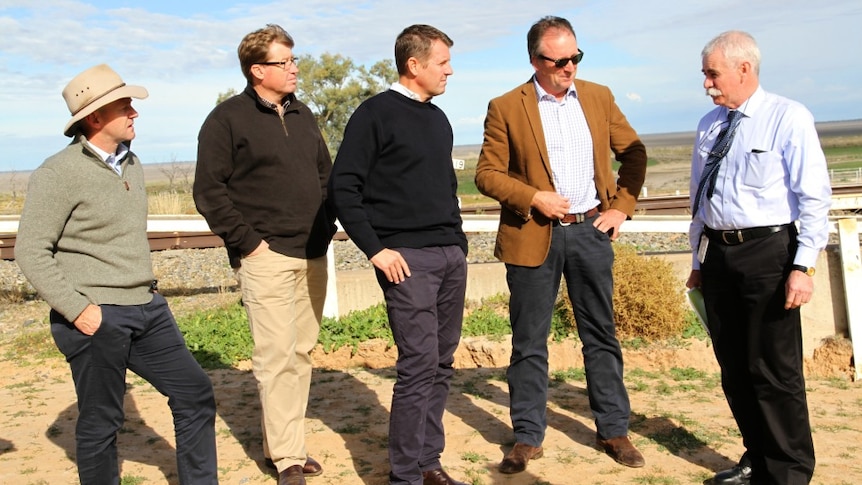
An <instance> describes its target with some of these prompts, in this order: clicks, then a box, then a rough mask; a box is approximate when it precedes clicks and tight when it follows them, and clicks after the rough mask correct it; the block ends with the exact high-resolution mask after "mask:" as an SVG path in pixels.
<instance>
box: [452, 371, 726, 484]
mask: <svg viewBox="0 0 862 485" xmlns="http://www.w3.org/2000/svg"><path fill="white" fill-rule="evenodd" d="M505 380H506V371H505V368H500V369H459V370H458V371H457V372H456V377H455V379H453V385H452V392H451V393H450V396H449V403H450V404H451V406H447V410H448V411H449V412H451V413H453V414H456V415H457V416H458V417H459V418H460V419H461V420H463V421H464V423H465V424H467V425H469V426H470V427H472V428H473V429H475V430H476V432H477V433H479V434H481V436H482V437H483V439H485V440H486V441H487V442H489V443H494V444H499V445H500V449H501V454H500V457H499V460H502V458H503V456H505V453H507V452H508V451H509V450H510V449H511V446H512V445H513V444H514V436H513V432H512V428H511V421H510V418H509V394H508V392H507V384H506V383H505ZM495 381H496V382H495ZM477 399H480V400H484V401H488V402H490V403H491V404H492V405H491V406H485V405H482V406H480V405H477V404H475V403H474V401H475V400H477ZM548 403H549V409H548V411H547V422H548V428H549V429H556V430H559V431H561V432H562V433H563V434H565V435H566V436H568V437H569V438H570V439H571V440H572V442H574V443H578V444H581V445H583V446H584V447H586V448H589V449H593V450H598V448H597V446H596V430H595V425H594V424H593V420H594V418H593V414H592V411H591V409H590V405H589V398H588V396H587V390H586V384H585V383H583V382H577V381H576V382H571V381H568V380H566V379H565V378H560V379H557V378H555V377H553V376H551V377H549V389H548ZM489 408H490V409H491V410H492V412H491V413H489V412H488V411H486V409H489ZM573 415H574V416H579V417H581V418H583V419H582V420H581V419H575V418H574V417H573ZM585 422H586V423H589V424H585ZM629 429H630V432H631V433H632V439H633V440H634V441H635V443H636V444H637V442H638V441H639V439H638V438H640V440H641V442H642V444H641V446H642V445H643V441H647V442H651V443H652V444H653V445H654V446H655V447H658V448H659V449H662V450H666V451H667V452H669V453H671V454H673V455H674V456H677V457H679V458H681V459H683V460H686V461H688V462H690V463H692V464H695V465H698V466H701V467H704V468H706V469H708V470H712V471H719V470H723V469H726V468H729V467H731V466H733V465H735V464H736V461H735V460H732V459H730V458H728V457H726V456H724V455H723V454H721V453H719V452H717V451H716V450H715V449H714V448H712V447H711V446H710V445H709V443H707V442H705V441H704V440H703V439H701V438H700V437H698V435H697V434H696V432H695V431H692V430H691V429H689V427H688V426H686V425H685V424H684V423H683V424H678V423H677V422H675V421H674V420H672V419H670V418H668V417H666V416H655V415H653V416H648V415H647V414H643V413H640V412H638V411H637V410H633V411H632V414H631V419H630V426H629ZM497 463H499V461H498V462H497ZM497 463H492V464H491V466H488V467H487V468H488V472H489V475H490V477H491V478H492V479H494V480H495V483H496V482H497V481H500V480H501V481H500V483H505V478H504V477H508V476H507V475H502V474H499V472H498V471H497V469H496V465H497Z"/></svg>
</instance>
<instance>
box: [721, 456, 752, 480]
mask: <svg viewBox="0 0 862 485" xmlns="http://www.w3.org/2000/svg"><path fill="white" fill-rule="evenodd" d="M712 483H713V485H748V484H749V483H751V460H750V459H749V458H748V453H745V454H743V455H742V458H740V459H739V463H737V465H736V466H734V467H733V468H730V469H728V470H723V471H720V472H718V473H716V474H715V476H714V477H713V478H712Z"/></svg>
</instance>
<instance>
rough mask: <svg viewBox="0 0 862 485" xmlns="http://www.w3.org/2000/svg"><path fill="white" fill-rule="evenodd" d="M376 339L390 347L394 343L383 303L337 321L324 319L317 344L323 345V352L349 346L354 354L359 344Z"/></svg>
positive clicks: (349, 314) (354, 312) (352, 313)
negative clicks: (385, 342)
mask: <svg viewBox="0 0 862 485" xmlns="http://www.w3.org/2000/svg"><path fill="white" fill-rule="evenodd" d="M377 338H380V339H384V340H386V341H388V342H389V345H390V346H391V345H394V343H395V341H394V340H393V338H392V330H391V329H390V328H389V317H388V316H387V314H386V305H385V304H383V303H378V304H377V305H374V306H372V307H369V308H366V309H365V310H356V311H352V312H350V313H348V314H347V315H345V316H343V317H341V318H338V319H334V318H329V317H326V318H324V319H323V322H321V324H320V336H319V337H318V342H320V344H321V345H323V350H324V351H325V352H332V351H334V350H338V349H339V348H341V347H344V346H345V345H349V346H351V347H352V348H353V351H354V352H356V350H357V349H358V346H359V342H364V341H366V340H371V339H377Z"/></svg>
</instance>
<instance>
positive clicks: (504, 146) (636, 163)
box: [476, 79, 647, 266]
mask: <svg viewBox="0 0 862 485" xmlns="http://www.w3.org/2000/svg"><path fill="white" fill-rule="evenodd" d="M575 89H576V90H577V92H578V99H579V100H580V103H581V107H582V108H583V111H584V115H585V117H586V119H587V125H588V126H589V128H590V134H591V136H592V139H593V160H594V164H595V183H596V191H597V193H598V197H599V200H600V202H601V203H600V205H599V210H600V211H605V210H607V209H611V208H612V209H617V210H619V211H622V212H623V213H625V214H626V215H628V216H629V217H631V216H632V214H633V213H634V209H635V204H636V203H637V197H638V194H639V193H640V190H641V186H642V185H643V181H644V176H645V174H646V164H647V155H646V148H645V147H644V144H643V143H642V142H641V141H640V139H639V138H638V135H637V133H636V132H635V130H634V129H633V128H632V127H631V125H629V123H628V121H627V120H626V117H625V116H624V115H623V113H622V112H621V111H620V109H619V108H618V107H617V105H616V102H615V101H614V96H613V94H611V91H610V89H608V88H607V87H606V86H602V85H600V84H595V83H591V82H588V81H581V80H579V79H576V80H575ZM611 152H613V153H614V156H615V159H616V160H617V161H619V162H620V163H621V166H620V168H619V170H618V178H617V179H616V180H614V173H613V169H612V166H611ZM553 180H554V179H553V175H552V173H551V164H550V161H549V159H548V151H547V148H546V146H545V134H544V131H543V130H542V120H541V117H540V116H539V106H538V98H537V97H536V89H535V87H534V85H533V81H532V79H531V80H530V81H528V82H526V83H525V84H522V85H521V86H519V87H517V88H515V89H513V90H511V91H509V92H508V93H506V94H504V95H502V96H500V97H498V98H494V99H492V100H491V102H490V103H489V104H488V114H487V116H486V118H485V135H484V141H483V143H482V151H481V153H480V154H479V163H478V166H477V167H476V186H477V187H478V189H479V191H480V192H482V193H483V194H485V195H487V196H489V197H492V198H494V199H496V200H497V201H499V202H500V205H501V206H502V213H501V214H500V227H499V230H498V232H497V245H496V248H495V251H494V254H495V255H496V256H497V258H499V259H500V261H503V262H505V263H510V264H515V265H519V266H539V265H541V264H542V263H543V262H544V261H545V258H546V257H547V256H548V250H549V248H550V246H551V229H552V222H553V221H551V220H549V219H548V218H546V217H545V216H543V215H542V214H540V213H538V212H536V213H532V212H531V210H530V202H531V201H532V199H533V195H534V194H535V193H536V192H537V191H540V190H547V191H554V190H555V188H554V181H553Z"/></svg>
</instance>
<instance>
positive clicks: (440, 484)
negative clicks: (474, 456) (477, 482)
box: [422, 468, 468, 485]
mask: <svg viewBox="0 0 862 485" xmlns="http://www.w3.org/2000/svg"><path fill="white" fill-rule="evenodd" d="M422 485H468V484H467V483H464V482H459V481H458V480H455V479H454V478H452V477H450V476H449V475H448V474H447V473H446V472H444V471H443V469H442V468H438V469H436V470H428V471H424V472H422Z"/></svg>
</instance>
